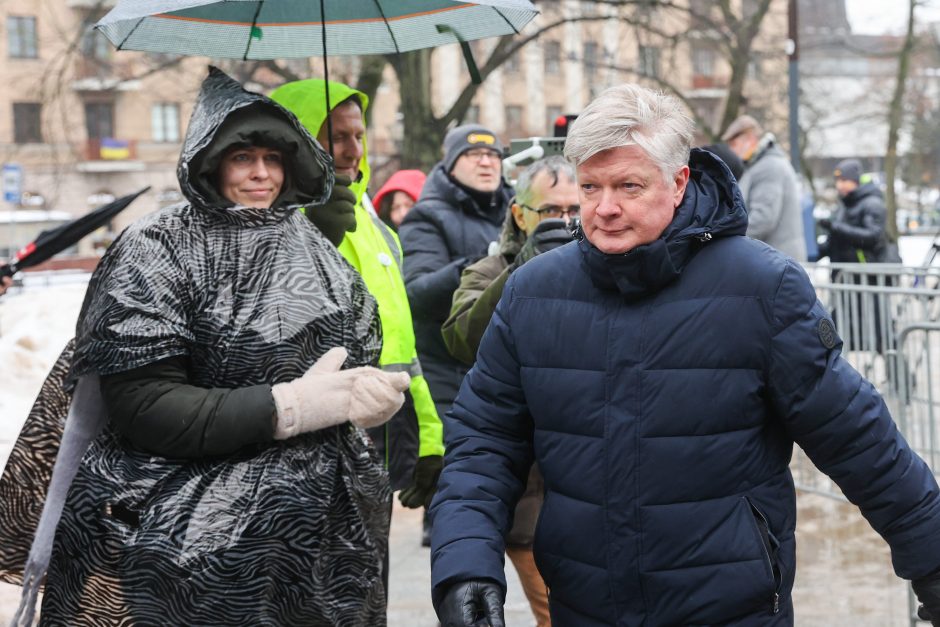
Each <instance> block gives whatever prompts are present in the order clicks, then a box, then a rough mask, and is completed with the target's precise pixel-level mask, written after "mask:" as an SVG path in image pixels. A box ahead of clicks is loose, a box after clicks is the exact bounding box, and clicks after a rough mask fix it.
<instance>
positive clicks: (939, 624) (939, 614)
mask: <svg viewBox="0 0 940 627" xmlns="http://www.w3.org/2000/svg"><path fill="white" fill-rule="evenodd" d="M911 586H912V587H913V588H914V594H916V595H917V600H918V601H920V607H919V608H917V616H918V617H919V618H921V619H922V620H929V621H930V624H931V625H933V627H940V573H935V574H933V575H930V576H929V577H924V578H922V579H917V580H915V581H912V582H911Z"/></svg>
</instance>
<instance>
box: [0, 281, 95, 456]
mask: <svg viewBox="0 0 940 627" xmlns="http://www.w3.org/2000/svg"><path fill="white" fill-rule="evenodd" d="M86 287H87V276H86V277H85V281H84V282H81V281H80V282H71V283H68V284H52V285H48V286H45V285H38V286H33V285H32V284H30V283H27V287H24V288H18V289H12V290H10V292H8V293H7V294H6V295H4V296H0V382H2V383H0V386H2V387H0V468H2V467H3V466H4V464H5V463H6V459H7V456H8V455H9V453H10V448H11V447H12V446H13V442H14V441H15V440H16V436H17V435H18V434H19V431H20V428H21V427H22V425H23V421H24V420H25V419H26V414H27V413H29V408H30V407H31V406H32V404H33V401H34V400H35V399H36V394H37V393H38V392H39V388H40V386H41V385H42V382H43V380H44V379H45V377H46V374H47V373H48V372H49V369H50V368H52V364H53V363H54V362H55V360H56V358H57V357H58V356H59V353H61V352H62V349H63V348H64V347H65V344H66V343H67V342H68V341H69V339H70V338H71V337H72V336H73V335H74V333H75V322H76V320H77V319H78V312H79V309H80V308H81V305H82V300H83V298H84V296H85V288H86Z"/></svg>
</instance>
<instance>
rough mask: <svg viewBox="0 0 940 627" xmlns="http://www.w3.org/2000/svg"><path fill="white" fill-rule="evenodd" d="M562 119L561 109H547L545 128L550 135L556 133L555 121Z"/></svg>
mask: <svg viewBox="0 0 940 627" xmlns="http://www.w3.org/2000/svg"><path fill="white" fill-rule="evenodd" d="M560 117H561V107H545V128H547V129H548V134H549V135H553V134H554V133H555V120H557V119H558V118H560Z"/></svg>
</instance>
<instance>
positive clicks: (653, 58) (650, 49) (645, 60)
mask: <svg viewBox="0 0 940 627" xmlns="http://www.w3.org/2000/svg"><path fill="white" fill-rule="evenodd" d="M637 57H638V62H637V66H638V67H637V69H638V70H639V72H640V75H641V76H650V77H653V78H655V77H658V76H659V48H656V47H655V46H640V48H639V51H638V54H637Z"/></svg>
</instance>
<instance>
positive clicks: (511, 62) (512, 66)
mask: <svg viewBox="0 0 940 627" xmlns="http://www.w3.org/2000/svg"><path fill="white" fill-rule="evenodd" d="M503 67H504V68H505V69H506V72H509V73H510V74H516V73H517V72H519V69H520V64H519V53H518V52H514V53H512V54H511V55H509V58H508V59H506V62H505V63H504V64H503Z"/></svg>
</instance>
